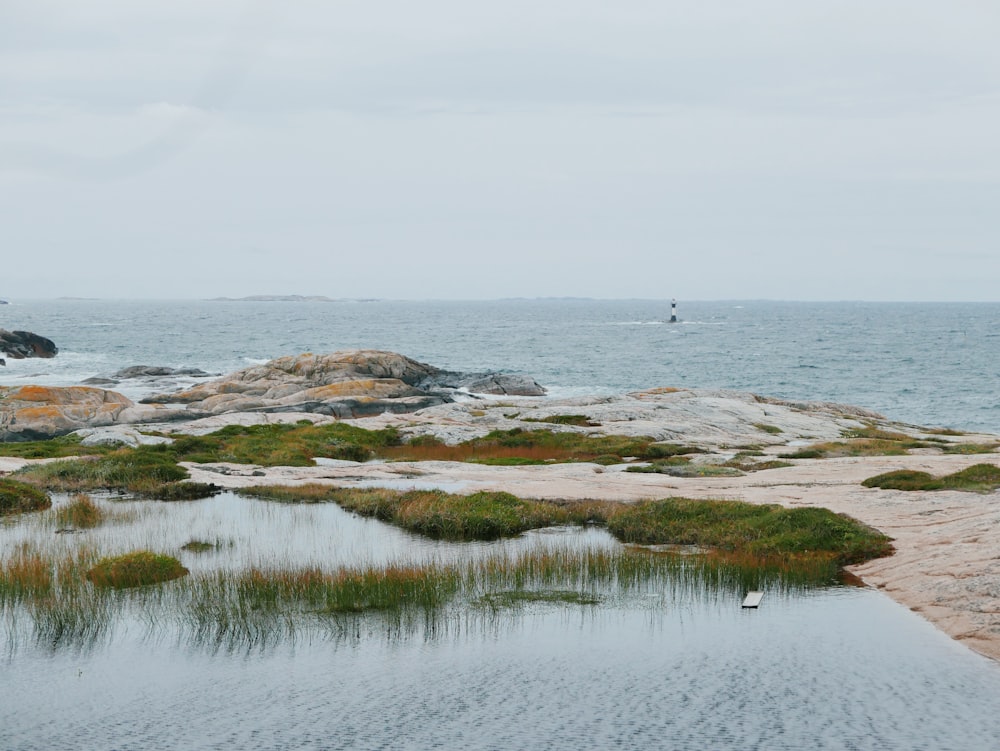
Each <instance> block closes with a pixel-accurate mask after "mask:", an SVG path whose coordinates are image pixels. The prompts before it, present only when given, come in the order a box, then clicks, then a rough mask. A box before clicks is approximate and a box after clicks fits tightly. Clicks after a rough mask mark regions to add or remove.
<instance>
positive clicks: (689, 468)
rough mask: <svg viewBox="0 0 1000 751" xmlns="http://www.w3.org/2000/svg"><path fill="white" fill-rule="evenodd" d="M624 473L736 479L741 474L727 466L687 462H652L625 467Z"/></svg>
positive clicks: (736, 469)
mask: <svg viewBox="0 0 1000 751" xmlns="http://www.w3.org/2000/svg"><path fill="white" fill-rule="evenodd" d="M625 471H626V472H640V473H647V474H660V475H670V476H671V477H738V476H740V475H742V474H743V472H742V471H740V470H739V469H738V468H736V467H732V466H729V465H728V464H692V463H690V462H688V461H684V462H677V461H666V462H653V463H652V464H645V465H636V466H632V467H627V468H626V469H625Z"/></svg>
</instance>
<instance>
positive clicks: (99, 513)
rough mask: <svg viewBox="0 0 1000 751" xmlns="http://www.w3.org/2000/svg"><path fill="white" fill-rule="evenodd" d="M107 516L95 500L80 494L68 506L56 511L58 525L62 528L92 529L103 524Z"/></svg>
mask: <svg viewBox="0 0 1000 751" xmlns="http://www.w3.org/2000/svg"><path fill="white" fill-rule="evenodd" d="M106 516H107V515H106V514H105V512H104V510H103V509H101V507H100V506H98V505H97V504H96V503H94V499H93V498H91V497H90V496H89V495H86V494H83V493H79V494H77V495H75V496H73V498H72V499H71V500H70V502H69V503H68V504H66V505H65V506H62V507H60V508H59V509H57V510H56V524H58V525H59V526H60V527H74V528H77V529H91V528H93V527H97V526H99V525H101V524H103V523H104V521H105V518H106Z"/></svg>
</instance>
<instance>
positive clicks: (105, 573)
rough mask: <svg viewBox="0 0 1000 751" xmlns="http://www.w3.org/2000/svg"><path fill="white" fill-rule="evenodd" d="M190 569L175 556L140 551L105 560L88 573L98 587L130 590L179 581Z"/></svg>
mask: <svg viewBox="0 0 1000 751" xmlns="http://www.w3.org/2000/svg"><path fill="white" fill-rule="evenodd" d="M188 573H189V572H188V570H187V569H186V568H184V567H183V566H182V565H181V562H180V561H178V560H177V559H176V558H174V557H173V556H169V555H160V554H157V553H152V552H150V551H148V550H137V551H135V552H132V553H126V554H125V555H119V556H114V557H112V558H102V559H101V560H99V561H98V562H97V565H96V566H94V567H93V568H92V569H90V570H89V571H88V572H87V579H89V580H90V581H91V582H92V583H93V584H94V586H96V587H107V588H111V589H126V588H129V587H142V586H146V585H148V584H159V583H160V582H165V581H170V580H172V579H179V578H180V577H182V576H187V574H188Z"/></svg>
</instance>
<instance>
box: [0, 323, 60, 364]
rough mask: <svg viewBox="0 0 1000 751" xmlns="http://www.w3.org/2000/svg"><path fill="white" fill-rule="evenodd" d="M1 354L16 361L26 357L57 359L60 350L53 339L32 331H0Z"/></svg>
mask: <svg viewBox="0 0 1000 751" xmlns="http://www.w3.org/2000/svg"><path fill="white" fill-rule="evenodd" d="M0 352H5V353H7V356H8V357H10V358H12V359H14V360H23V359H24V358H26V357H55V356H56V355H57V354H59V348H58V347H57V346H56V345H55V343H54V342H53V341H52V340H51V339H46V338H45V337H44V336H39V335H38V334H32V333H31V332H30V331H7V329H0Z"/></svg>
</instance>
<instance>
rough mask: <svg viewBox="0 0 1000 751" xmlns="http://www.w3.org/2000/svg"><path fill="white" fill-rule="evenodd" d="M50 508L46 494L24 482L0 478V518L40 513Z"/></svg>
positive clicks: (50, 503) (50, 502)
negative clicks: (10, 515)
mask: <svg viewBox="0 0 1000 751" xmlns="http://www.w3.org/2000/svg"><path fill="white" fill-rule="evenodd" d="M51 506H52V499H51V498H49V494H48V493H46V492H44V491H42V490H39V489H38V488H36V487H34V486H32V485H29V484H27V483H24V482H18V481H17V480H10V479H7V478H0V516H5V515H7V514H23V513H25V512H28V511H42V510H44V509H47V508H50V507H51Z"/></svg>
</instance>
